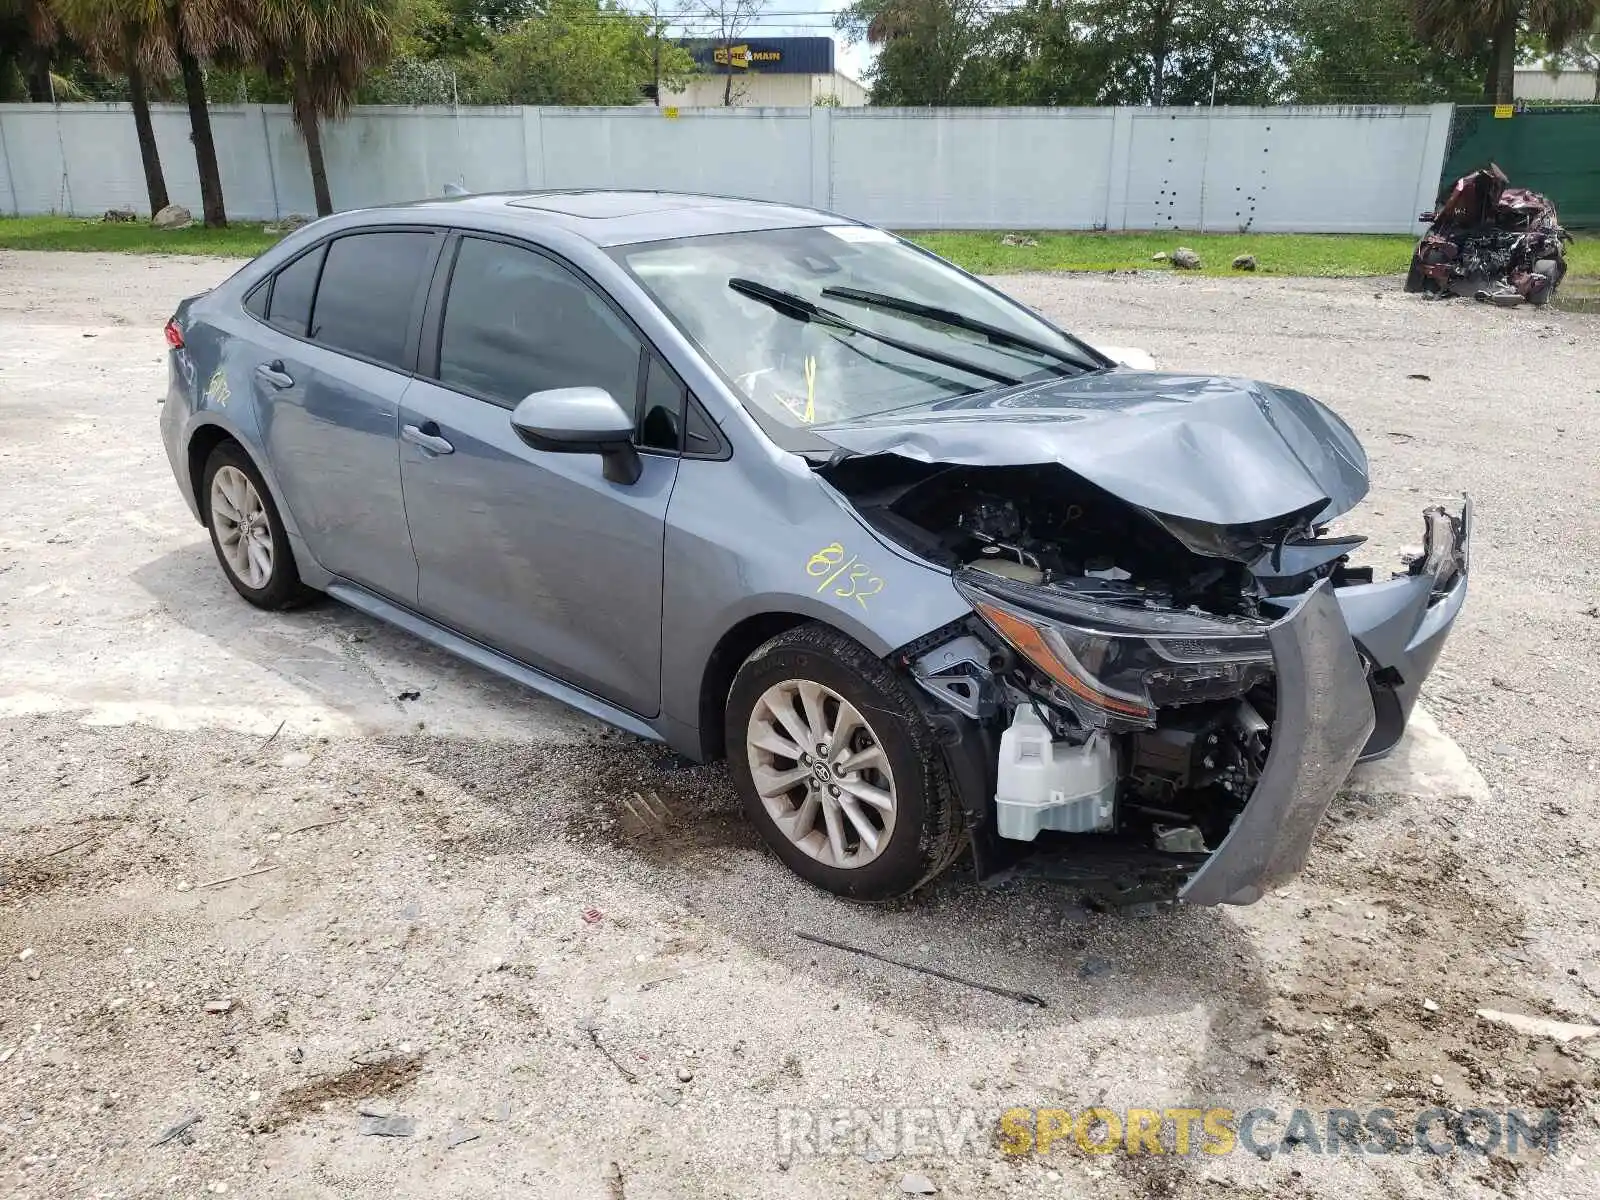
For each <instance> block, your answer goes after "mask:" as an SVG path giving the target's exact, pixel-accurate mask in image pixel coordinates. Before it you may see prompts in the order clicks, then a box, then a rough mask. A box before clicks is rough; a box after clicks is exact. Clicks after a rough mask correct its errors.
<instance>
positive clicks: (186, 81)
mask: <svg viewBox="0 0 1600 1200" xmlns="http://www.w3.org/2000/svg"><path fill="white" fill-rule="evenodd" d="M171 13H172V41H173V46H174V47H175V48H176V50H177V54H178V70H179V72H180V73H181V74H182V75H183V98H184V99H185V100H186V101H188V104H189V138H190V140H191V141H193V142H194V165H195V167H196V168H197V169H198V170H199V172H200V207H201V209H202V211H203V212H204V214H205V223H206V228H207V229H222V228H224V227H225V226H226V225H227V224H228V212H227V209H226V208H225V207H224V206H223V203H222V172H221V170H219V169H218V167H217V144H216V143H215V142H214V141H212V140H211V110H210V109H208V108H207V107H206V78H205V75H204V73H203V72H202V71H201V70H200V60H199V59H198V58H196V57H195V56H194V53H193V52H192V51H191V50H190V49H189V47H188V45H187V44H186V43H185V42H184V40H183V30H182V28H181V27H180V26H179V23H178V10H177V9H176V8H174V9H172V10H171Z"/></svg>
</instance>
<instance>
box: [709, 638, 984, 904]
mask: <svg viewBox="0 0 1600 1200" xmlns="http://www.w3.org/2000/svg"><path fill="white" fill-rule="evenodd" d="M790 680H806V681H810V682H814V683H819V684H821V685H822V686H823V687H825V688H827V689H829V690H831V691H832V692H834V693H835V694H837V696H839V697H841V698H842V699H844V700H847V701H848V702H849V703H850V704H851V705H853V706H854V707H855V708H856V709H857V711H858V712H860V713H861V714H863V715H864V716H865V717H866V718H867V720H868V723H869V725H870V729H871V736H872V739H873V740H875V741H876V742H877V744H878V745H879V746H881V747H882V749H883V751H884V755H885V756H886V758H887V760H888V763H889V766H890V769H891V770H892V772H893V776H894V784H895V787H894V797H895V804H894V810H895V816H894V822H893V826H892V828H891V830H890V832H889V834H888V841H887V842H886V843H885V844H884V845H882V846H881V847H880V849H879V850H878V853H877V856H876V857H875V858H873V859H872V860H871V861H869V862H866V863H864V864H862V865H860V866H855V867H839V866H835V865H833V864H831V863H824V862H821V861H819V860H818V859H817V858H814V857H812V856H811V855H809V854H807V853H806V852H805V851H804V850H803V849H801V848H800V847H799V846H797V845H796V844H795V843H794V842H793V841H791V840H790V838H789V837H788V836H787V835H785V834H784V832H783V831H782V830H781V829H780V828H779V826H778V824H777V823H776V821H774V819H773V817H772V815H771V814H770V813H769V812H768V811H767V807H766V805H765V803H763V801H762V799H761V797H760V795H759V794H758V793H757V790H756V784H755V780H754V776H753V772H752V768H751V763H750V750H749V731H750V720H751V715H752V713H753V712H754V711H755V709H756V705H757V704H758V702H759V701H760V700H761V697H762V695H763V694H764V693H765V692H766V691H767V690H768V689H769V688H772V687H774V686H776V685H778V684H781V683H784V682H786V681H790ZM726 735H727V747H728V765H729V770H730V772H731V773H732V775H733V780H734V783H735V785H736V786H737V787H738V789H739V796H740V799H741V800H742V801H743V804H744V809H745V812H746V814H747V815H748V816H749V818H750V820H751V821H752V822H753V823H754V825H755V827H756V829H757V830H759V831H760V833H761V837H762V839H763V840H764V841H765V842H766V843H767V845H768V846H769V847H770V848H771V849H772V851H773V853H774V854H776V855H777V856H778V857H779V858H780V859H782V860H783V862H784V863H785V865H787V866H788V867H789V869H790V870H792V871H794V873H795V874H797V875H799V876H800V877H801V878H802V879H804V880H806V881H807V882H809V883H813V884H815V885H816V886H817V887H820V888H822V889H823V890H825V891H828V892H832V893H833V894H834V895H836V896H844V897H846V898H848V899H852V900H868V901H881V900H889V899H893V898H894V897H896V896H904V895H907V894H909V893H910V892H913V891H915V890H916V889H917V888H919V887H921V886H922V885H923V884H925V883H927V882H929V881H930V880H932V879H934V878H936V877H937V876H939V875H940V874H942V873H943V872H944V871H945V870H946V869H947V868H948V867H949V866H950V865H951V864H952V863H953V862H954V861H955V860H956V859H957V858H958V857H959V856H960V854H961V851H962V849H963V848H964V845H965V841H964V833H965V830H964V827H963V822H962V816H961V808H960V805H959V804H958V803H957V802H956V796H955V792H954V789H953V788H952V786H951V784H950V780H949V776H948V773H947V771H946V769H945V766H944V759H943V756H942V754H941V752H940V750H939V748H938V745H937V744H936V742H935V740H934V734H933V730H932V729H931V728H930V727H929V725H928V723H927V720H926V719H925V717H924V716H923V714H922V711H921V709H920V708H919V707H918V705H917V702H916V699H915V697H914V695H913V694H912V692H911V691H910V689H909V687H908V686H907V685H906V684H905V683H904V682H902V680H901V679H900V678H899V677H898V676H897V675H895V674H894V672H893V671H891V670H890V669H889V667H887V666H886V665H885V664H884V663H883V662H882V661H881V660H880V659H877V658H874V657H873V656H872V654H870V653H869V652H868V651H867V650H866V648H865V647H863V646H861V645H860V644H859V643H857V642H855V641H853V640H851V639H850V638H848V637H845V636H844V635H843V634H841V633H839V632H838V631H837V630H834V629H831V628H829V627H828V626H826V625H821V624H807V625H801V626H798V627H796V628H794V629H791V630H789V631H787V632H785V633H781V634H779V635H778V636H777V637H775V638H773V639H772V640H771V641H769V642H767V643H766V644H765V645H763V646H761V647H760V648H759V649H757V650H756V651H755V653H754V654H752V655H751V656H750V657H749V658H748V659H746V660H745V663H744V665H743V666H742V667H740V668H739V672H738V674H737V675H736V676H735V677H734V680H733V687H732V688H731V689H730V691H729V695H728V705H727V709H726ZM798 786H801V785H797V788H798ZM797 794H798V795H799V796H801V797H803V795H804V793H803V792H798V791H797ZM795 803H796V805H798V803H799V801H795ZM853 832H854V831H851V834H852V836H853Z"/></svg>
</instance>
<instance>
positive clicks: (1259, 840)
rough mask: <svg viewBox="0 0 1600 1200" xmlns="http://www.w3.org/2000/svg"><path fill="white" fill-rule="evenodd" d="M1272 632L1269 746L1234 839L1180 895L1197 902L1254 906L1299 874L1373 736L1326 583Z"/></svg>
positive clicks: (1361, 674)
mask: <svg viewBox="0 0 1600 1200" xmlns="http://www.w3.org/2000/svg"><path fill="white" fill-rule="evenodd" d="M1267 637H1268V640H1269V641H1270V642H1271V643H1272V656H1273V661H1274V663H1275V665H1276V669H1277V679H1278V711H1277V720H1276V721H1275V723H1274V725H1273V730H1272V749H1271V751H1270V752H1269V753H1268V754H1267V762H1266V766H1265V767H1264V768H1263V769H1262V772H1261V778H1260V780H1259V781H1258V782H1257V783H1256V787H1255V790H1254V792H1252V793H1251V796H1250V801H1249V803H1248V804H1246V805H1245V808H1244V811H1243V812H1242V813H1240V814H1239V817H1238V819H1237V820H1235V821H1234V823H1233V827H1232V828H1231V829H1230V830H1229V831H1228V836H1227V837H1225V838H1223V840H1222V845H1220V846H1218V847H1217V849H1216V850H1215V851H1214V852H1213V853H1212V855H1211V857H1210V858H1208V859H1206V861H1205V863H1204V864H1202V866H1201V867H1200V869H1199V870H1198V871H1196V872H1195V873H1194V874H1193V875H1191V876H1190V877H1189V881H1188V882H1187V883H1186V884H1184V886H1183V888H1182V889H1181V890H1180V891H1179V893H1178V897H1179V899H1181V900H1184V901H1187V902H1188V903H1190V904H1253V903H1255V902H1256V901H1257V900H1259V899H1261V897H1262V895H1263V894H1264V893H1266V892H1267V891H1268V890H1270V889H1271V888H1274V887H1277V886H1278V885H1279V884H1282V883H1285V882H1287V881H1288V880H1290V879H1292V878H1294V876H1296V875H1298V874H1299V873H1300V870H1301V868H1302V867H1304V866H1305V863H1306V857H1307V855H1309V854H1310V852H1311V839H1312V837H1313V836H1314V835H1315V834H1316V830H1317V826H1318V824H1320V823H1321V821H1322V815H1323V813H1325V812H1326V811H1327V809H1328V805H1329V804H1330V803H1332V801H1333V797H1334V794H1335V793H1336V792H1338V790H1339V789H1340V788H1341V787H1342V786H1344V781H1345V780H1346V779H1347V778H1348V777H1349V775H1350V769H1351V767H1353V766H1355V763H1356V759H1357V757H1358V756H1359V755H1360V754H1361V749H1362V747H1363V746H1364V745H1366V742H1367V739H1368V737H1369V736H1370V735H1371V733H1372V727H1373V711H1372V700H1371V698H1370V696H1369V694H1368V691H1367V678H1366V671H1365V670H1364V669H1363V666H1362V662H1361V656H1360V655H1359V654H1358V653H1357V652H1356V648H1355V643H1354V641H1352V640H1351V637H1350V630H1349V628H1348V627H1347V626H1346V624H1345V620H1344V615H1343V613H1342V612H1341V611H1340V607H1339V602H1338V601H1337V600H1336V599H1335V598H1334V593H1333V588H1332V586H1331V585H1330V584H1329V583H1328V582H1327V581H1326V580H1323V581H1322V582H1320V583H1318V584H1317V585H1316V587H1314V588H1312V589H1311V590H1310V591H1309V592H1307V593H1306V594H1305V596H1304V597H1302V599H1301V600H1300V602H1299V603H1298V604H1297V605H1296V606H1295V608H1294V611H1293V612H1291V613H1290V614H1289V615H1288V616H1287V617H1285V618H1283V620H1281V621H1279V622H1278V623H1277V624H1275V625H1274V626H1273V627H1272V628H1271V630H1270V631H1269V632H1268V634H1267Z"/></svg>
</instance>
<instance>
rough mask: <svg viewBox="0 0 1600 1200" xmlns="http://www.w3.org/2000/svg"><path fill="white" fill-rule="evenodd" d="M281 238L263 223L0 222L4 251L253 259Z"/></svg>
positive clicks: (43, 219)
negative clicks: (213, 226) (210, 225)
mask: <svg viewBox="0 0 1600 1200" xmlns="http://www.w3.org/2000/svg"><path fill="white" fill-rule="evenodd" d="M280 236H282V235H281V234H276V233H262V232H261V226H260V225H259V224H251V223H248V222H235V223H234V224H232V225H229V226H228V228H226V229H207V228H205V227H204V226H203V225H200V224H194V225H191V226H189V228H187V229H152V228H150V226H149V224H148V223H147V222H145V221H130V222H126V223H118V222H105V221H101V220H99V219H98V218H94V219H84V218H82V217H4V218H0V250H102V251H104V250H115V251H122V252H124V253H129V254H223V255H233V256H235V257H238V258H250V257H252V256H254V255H257V254H260V253H261V252H262V251H263V250H265V249H266V248H267V247H268V246H270V245H272V244H273V243H274V242H276V241H277V240H278V238H279V237H280Z"/></svg>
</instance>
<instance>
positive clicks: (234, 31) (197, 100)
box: [137, 0, 255, 229]
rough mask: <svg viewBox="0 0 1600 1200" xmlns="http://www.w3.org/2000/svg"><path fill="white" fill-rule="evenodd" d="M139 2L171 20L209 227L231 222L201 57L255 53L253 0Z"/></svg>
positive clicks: (171, 36)
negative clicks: (252, 18)
mask: <svg viewBox="0 0 1600 1200" xmlns="http://www.w3.org/2000/svg"><path fill="white" fill-rule="evenodd" d="M137 2H138V3H139V5H140V7H141V8H144V9H147V10H149V11H150V12H151V13H152V14H153V15H154V14H159V16H160V17H161V18H163V19H164V20H165V22H166V28H167V34H168V37H169V39H170V44H171V47H172V55H173V57H174V58H176V59H177V61H178V74H179V75H180V76H181V77H182V79H183V99H184V102H185V103H186V104H187V105H188V108H189V133H190V137H191V138H192V139H193V141H194V161H195V166H196V168H197V169H198V171H199V174H200V207H201V209H202V212H203V214H204V219H205V223H206V225H207V227H208V228H211V229H220V228H222V227H223V226H225V225H226V224H227V223H228V213H227V209H226V208H225V207H224V205H223V200H222V172H221V171H220V170H219V169H218V167H217V144H216V141H215V140H214V139H213V138H212V136H211V110H210V109H208V108H207V107H206V75H205V70H204V68H203V67H202V66H201V60H202V59H206V58H210V57H214V56H216V55H218V54H223V55H229V54H232V55H246V54H248V53H249V51H250V50H251V48H252V47H253V46H254V45H255V32H254V29H253V28H252V26H251V22H250V8H251V7H252V6H251V4H250V0H137Z"/></svg>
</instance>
